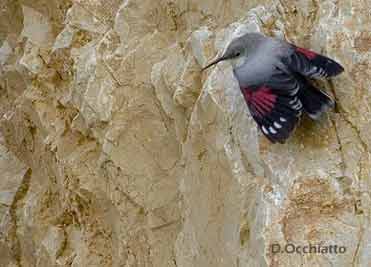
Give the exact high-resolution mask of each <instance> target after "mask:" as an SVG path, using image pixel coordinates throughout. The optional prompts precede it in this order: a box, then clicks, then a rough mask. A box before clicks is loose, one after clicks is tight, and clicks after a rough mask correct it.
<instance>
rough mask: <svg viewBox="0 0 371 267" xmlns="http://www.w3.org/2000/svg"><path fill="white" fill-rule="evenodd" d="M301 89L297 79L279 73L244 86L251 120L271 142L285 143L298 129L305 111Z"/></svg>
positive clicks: (244, 94) (242, 88)
mask: <svg viewBox="0 0 371 267" xmlns="http://www.w3.org/2000/svg"><path fill="white" fill-rule="evenodd" d="M301 86H303V85H302V84H301V83H300V82H299V81H298V80H297V79H295V77H293V76H291V75H289V74H286V73H284V72H281V71H279V70H276V72H275V73H274V74H273V75H272V76H270V78H269V79H268V80H266V82H264V83H262V84H259V85H256V84H255V85H251V86H244V87H241V91H242V94H243V96H244V98H245V100H246V103H247V105H248V107H249V110H250V113H251V115H252V117H253V118H254V120H255V121H256V123H257V124H258V126H259V128H260V129H261V131H262V132H263V134H264V135H265V136H266V137H267V138H268V139H269V140H270V141H271V142H272V143H277V142H278V143H284V142H285V141H286V139H287V138H288V137H289V136H290V133H291V132H292V131H293V130H294V129H295V126H296V124H297V122H298V121H299V118H300V116H301V114H302V109H303V105H302V103H301V101H300V99H299V97H298V92H299V89H300V88H301Z"/></svg>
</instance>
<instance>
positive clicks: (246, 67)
mask: <svg viewBox="0 0 371 267" xmlns="http://www.w3.org/2000/svg"><path fill="white" fill-rule="evenodd" d="M227 59H231V61H232V66H233V73H234V76H235V77H236V79H237V80H238V83H239V85H240V88H241V91H242V94H243V96H244V98H245V100H246V103H247V105H248V107H249V110H250V113H251V115H252V117H253V118H254V120H255V121H256V123H257V124H258V126H259V128H260V129H261V131H262V132H263V134H264V135H265V136H266V137H267V138H268V139H269V140H270V141H271V142H273V143H276V142H279V143H284V142H285V141H286V140H287V138H288V137H289V136H290V133H291V132H292V131H293V130H294V128H295V126H296V124H297V123H298V121H299V118H300V117H301V115H302V111H304V112H306V113H307V114H308V115H309V117H310V118H312V119H314V120H316V119H318V118H319V117H320V115H321V114H322V113H323V112H325V111H326V110H327V109H328V108H330V107H333V106H334V101H333V100H332V99H331V98H330V97H329V96H328V95H327V94H326V93H325V92H324V91H322V90H320V89H317V88H315V87H314V86H313V85H312V84H311V83H310V82H309V81H308V80H307V78H329V77H333V76H336V75H338V74H340V73H341V72H343V71H344V68H343V67H342V66H341V65H340V64H338V63H337V62H335V61H334V60H332V59H329V58H327V57H325V56H322V55H319V54H317V53H315V52H313V51H310V50H307V49H304V48H300V47H297V46H295V45H293V44H290V43H288V42H286V41H283V40H279V39H274V38H271V37H267V36H264V35H262V34H260V33H247V34H245V35H243V36H241V37H238V38H237V39H235V40H233V41H232V42H231V43H230V44H229V46H228V47H227V49H226V50H225V52H224V54H223V55H222V56H221V57H219V58H218V59H216V60H214V61H213V62H211V63H210V64H209V65H207V66H206V67H205V68H203V70H205V69H207V68H209V67H211V66H212V65H214V64H217V63H218V62H220V61H223V60H227Z"/></svg>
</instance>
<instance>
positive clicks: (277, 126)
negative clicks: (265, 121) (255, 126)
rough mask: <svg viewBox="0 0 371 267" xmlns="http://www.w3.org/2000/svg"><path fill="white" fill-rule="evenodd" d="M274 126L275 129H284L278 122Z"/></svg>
mask: <svg viewBox="0 0 371 267" xmlns="http://www.w3.org/2000/svg"><path fill="white" fill-rule="evenodd" d="M273 125H274V127H276V128H277V129H281V128H282V125H281V124H279V123H278V122H274V123H273Z"/></svg>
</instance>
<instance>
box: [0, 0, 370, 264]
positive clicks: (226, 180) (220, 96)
mask: <svg viewBox="0 0 371 267" xmlns="http://www.w3.org/2000/svg"><path fill="white" fill-rule="evenodd" d="M370 11H371V10H370V2H369V1H366V0H355V1H336V0H323V1H318V0H300V1H294V0H286V1H273V0H265V1H245V0H204V1H196V0H175V1H174V0H161V1H153V0H144V1H136V0H123V1H119V0H110V1H104V0H94V1H93V0H36V1H35V0H32V1H31V0H19V1H12V0H2V1H1V3H0V14H1V16H0V117H1V120H0V175H1V180H0V266H7V267H11V266H12V267H13V266H73V267H77V266H127V267H129V266H154V267H157V266H161V267H163V266H169V267H170V266H178V267H191V266H200V267H207V266H213V267H216V266H235V267H241V266H369V264H370V262H371V249H370V244H371V225H370V213H371V208H370V207H371V192H370V187H371V173H370V168H371V155H370V152H371V149H370V146H371V134H370V133H371V126H370V119H369V118H370V117H371V108H370V105H371V78H370V77H371V64H370V62H371V52H370V49H371V33H370V28H371V15H370V14H371V13H370ZM246 31H260V32H264V33H266V34H268V35H272V36H277V37H279V38H287V39H289V40H290V41H292V42H295V43H297V44H298V45H301V46H304V47H310V48H312V49H315V50H317V51H319V52H323V53H326V54H327V55H329V56H331V57H333V58H335V59H337V60H338V61H340V62H341V63H342V64H343V65H344V66H345V67H346V72H345V74H343V75H341V76H340V77H338V78H336V79H333V80H331V81H329V82H326V81H321V82H319V83H320V85H321V86H322V87H324V88H326V89H327V90H328V91H329V92H330V94H332V95H333V96H334V97H335V99H336V100H337V107H336V109H335V110H334V111H332V112H330V113H329V114H328V115H326V116H324V117H323V118H322V120H321V121H320V122H319V123H313V122H312V121H310V120H309V119H304V120H303V121H302V123H301V126H300V127H299V128H298V129H297V131H296V133H295V135H294V136H293V137H292V138H291V139H290V140H289V142H288V143H287V144H285V145H271V144H270V143H268V142H267V141H266V140H265V139H264V137H262V135H261V134H260V133H258V131H257V129H256V126H255V124H254V122H253V121H252V119H251V117H250V115H249V114H248V111H247V108H246V106H245V103H244V101H243V98H242V96H241V94H240V91H239V88H238V86H237V84H236V81H235V80H234V79H233V76H232V73H231V68H230V66H229V64H228V63H221V64H219V65H218V66H217V67H215V68H213V69H211V70H209V71H207V72H205V73H201V72H200V68H201V66H204V65H205V64H206V62H208V61H209V60H211V59H212V58H213V57H214V56H215V55H216V54H217V53H221V52H222V50H223V49H224V48H225V46H226V45H227V43H228V42H229V41H230V40H231V39H232V38H234V37H235V36H237V35H238V34H241V33H243V32H246ZM274 243H279V244H281V245H284V244H286V243H293V244H296V245H305V244H308V243H312V244H319V243H321V244H322V245H331V244H337V245H343V246H346V247H347V251H346V253H345V254H338V255H335V254H323V255H321V254H305V255H299V254H273V253H271V250H270V245H271V244H274Z"/></svg>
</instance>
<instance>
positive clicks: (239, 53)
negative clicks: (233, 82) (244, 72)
mask: <svg viewBox="0 0 371 267" xmlns="http://www.w3.org/2000/svg"><path fill="white" fill-rule="evenodd" d="M264 38H265V37H264V35H262V34H260V33H255V32H251V33H246V34H244V35H242V36H240V37H238V38H236V39H234V40H233V41H232V42H231V43H230V44H229V45H228V47H227V49H226V50H225V52H224V53H223V55H222V56H221V57H219V58H217V59H216V60H214V61H212V62H211V63H210V64H208V65H207V66H206V67H204V68H203V69H202V70H203V71H204V70H206V69H207V68H210V67H211V66H213V65H215V64H217V63H219V62H220V61H223V60H228V59H231V60H232V65H233V66H234V67H236V66H239V65H240V64H242V63H243V62H244V61H245V60H246V58H247V56H248V54H253V53H254V51H255V50H256V49H257V47H258V45H259V43H260V42H261V41H262V40H264Z"/></svg>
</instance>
